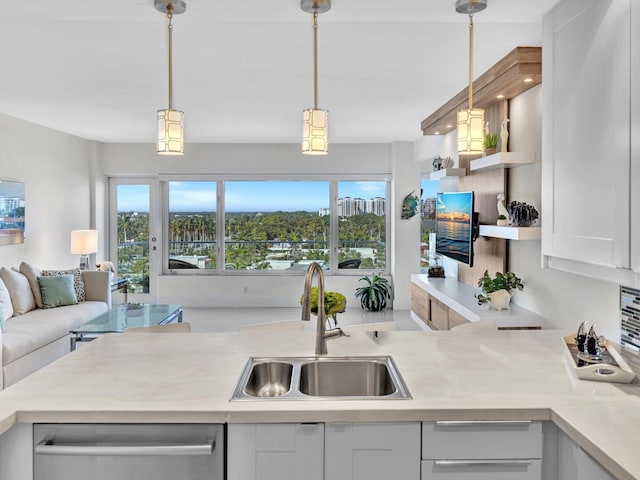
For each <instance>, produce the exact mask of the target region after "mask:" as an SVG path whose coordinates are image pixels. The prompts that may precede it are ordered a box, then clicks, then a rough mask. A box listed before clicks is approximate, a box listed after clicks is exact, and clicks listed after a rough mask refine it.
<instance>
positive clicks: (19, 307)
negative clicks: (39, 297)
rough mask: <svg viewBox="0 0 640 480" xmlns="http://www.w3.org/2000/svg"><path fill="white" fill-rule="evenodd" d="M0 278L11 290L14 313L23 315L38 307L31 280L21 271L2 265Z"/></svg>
mask: <svg viewBox="0 0 640 480" xmlns="http://www.w3.org/2000/svg"><path fill="white" fill-rule="evenodd" d="M0 278H2V281H3V282H4V284H5V285H6V287H7V290H9V295H10V296H11V305H12V306H13V314H14V315H22V314H23V313H27V312H30V311H31V310H33V309H34V308H36V301H35V300H34V298H33V292H32V291H31V286H30V285H29V280H27V277H25V276H24V275H23V274H21V273H20V272H15V271H13V270H9V269H8V268H5V267H2V268H1V269H0Z"/></svg>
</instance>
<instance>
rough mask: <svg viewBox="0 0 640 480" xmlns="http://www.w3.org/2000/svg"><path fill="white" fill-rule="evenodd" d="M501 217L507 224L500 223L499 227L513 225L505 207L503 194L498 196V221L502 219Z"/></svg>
mask: <svg viewBox="0 0 640 480" xmlns="http://www.w3.org/2000/svg"><path fill="white" fill-rule="evenodd" d="M500 217H504V218H505V219H506V220H507V223H498V225H501V226H504V225H511V216H510V215H509V211H508V210H507V207H505V206H504V195H503V194H502V193H499V194H498V219H500Z"/></svg>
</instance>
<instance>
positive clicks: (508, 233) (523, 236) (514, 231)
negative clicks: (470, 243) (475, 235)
mask: <svg viewBox="0 0 640 480" xmlns="http://www.w3.org/2000/svg"><path fill="white" fill-rule="evenodd" d="M541 232H542V229H541V228H540V227H500V226H498V225H480V236H481V237H494V238H506V239H507V240H540V238H541V237H542V234H541Z"/></svg>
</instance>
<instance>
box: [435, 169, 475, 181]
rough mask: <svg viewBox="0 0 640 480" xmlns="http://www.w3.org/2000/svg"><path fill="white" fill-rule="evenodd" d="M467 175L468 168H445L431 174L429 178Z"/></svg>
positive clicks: (437, 178)
mask: <svg viewBox="0 0 640 480" xmlns="http://www.w3.org/2000/svg"><path fill="white" fill-rule="evenodd" d="M466 175H467V169H466V168H443V169H442V170H436V171H435V172H431V173H430V174H429V180H440V179H441V178H450V177H464V176H466Z"/></svg>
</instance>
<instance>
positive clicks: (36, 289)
mask: <svg viewBox="0 0 640 480" xmlns="http://www.w3.org/2000/svg"><path fill="white" fill-rule="evenodd" d="M20 273H21V274H23V275H24V276H25V277H27V280H29V286H30V287H31V292H32V293H33V299H34V300H35V302H36V307H38V308H42V295H41V294H40V285H38V277H39V276H40V275H42V271H41V270H40V269H39V268H38V267H36V266H35V265H31V264H30V263H27V262H21V263H20Z"/></svg>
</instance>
